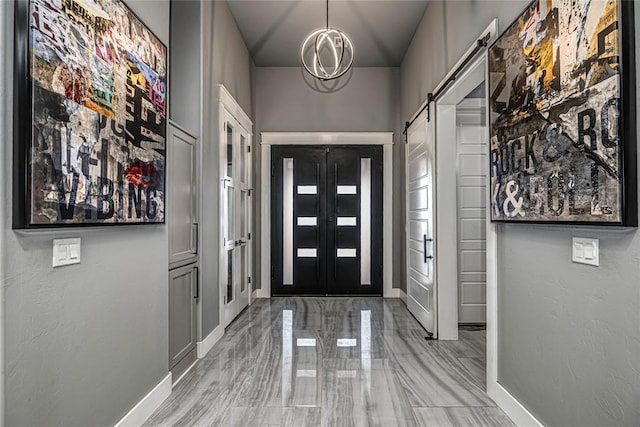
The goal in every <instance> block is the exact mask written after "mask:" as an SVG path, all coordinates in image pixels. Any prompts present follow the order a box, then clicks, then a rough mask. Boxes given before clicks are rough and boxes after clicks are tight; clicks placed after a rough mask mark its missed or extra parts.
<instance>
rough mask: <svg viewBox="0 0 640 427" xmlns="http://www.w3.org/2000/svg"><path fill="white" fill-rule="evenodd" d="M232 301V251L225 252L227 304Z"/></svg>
mask: <svg viewBox="0 0 640 427" xmlns="http://www.w3.org/2000/svg"><path fill="white" fill-rule="evenodd" d="M231 301H233V249H231V250H228V251H227V304H228V303H230V302H231Z"/></svg>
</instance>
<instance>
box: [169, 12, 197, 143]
mask: <svg viewBox="0 0 640 427" xmlns="http://www.w3.org/2000/svg"><path fill="white" fill-rule="evenodd" d="M200 9H201V4H200V1H199V0H197V1H196V0H173V2H172V3H171V37H170V39H171V41H170V43H171V50H170V51H169V53H170V55H171V60H170V61H169V66H170V68H171V75H172V76H173V78H172V79H171V81H170V82H169V85H170V86H169V89H170V92H169V94H170V98H169V103H170V106H171V120H172V121H174V122H175V123H177V124H178V125H180V126H181V127H183V128H184V129H185V130H187V131H189V132H190V133H191V134H192V135H193V136H195V137H199V136H200V125H201V113H202V100H201V98H202V82H201V80H202V64H201V53H202V51H201V48H202V40H201V35H202V32H201V28H200V25H201V18H202V14H201V10H200Z"/></svg>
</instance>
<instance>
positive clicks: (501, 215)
mask: <svg viewBox="0 0 640 427" xmlns="http://www.w3.org/2000/svg"><path fill="white" fill-rule="evenodd" d="M586 4H587V1H586V0H577V1H576V2H573V5H574V7H563V6H562V3H561V2H560V1H557V0H535V1H533V2H531V3H530V4H529V5H528V6H527V7H526V8H525V9H524V11H523V12H522V13H521V14H520V15H518V17H517V18H516V19H515V20H514V22H513V23H512V24H511V25H509V26H508V27H507V28H506V30H505V31H504V32H503V33H502V34H501V35H500V36H499V37H498V38H497V39H496V40H495V41H494V42H493V44H491V46H489V48H488V50H487V63H488V68H489V73H488V75H489V78H488V95H487V97H488V104H489V105H488V110H489V126H490V147H491V148H490V152H489V159H488V160H489V169H490V178H491V181H490V182H491V188H490V194H491V197H490V200H489V203H490V207H491V208H490V211H491V221H492V222H496V223H530V224H531V223H534V224H566V225H598V226H603V225H613V226H625V227H637V226H638V195H637V151H636V150H637V142H636V138H637V124H636V93H635V91H636V89H635V86H636V75H635V74H636V69H635V68H636V65H635V30H634V22H633V19H634V5H633V1H627V0H608V1H605V2H592V3H591V6H593V7H588V8H587V7H584V6H586ZM568 18H572V19H568ZM612 114H613V116H614V118H613V119H612V118H611V117H612ZM603 123H604V125H602V124H603ZM605 138H606V143H605Z"/></svg>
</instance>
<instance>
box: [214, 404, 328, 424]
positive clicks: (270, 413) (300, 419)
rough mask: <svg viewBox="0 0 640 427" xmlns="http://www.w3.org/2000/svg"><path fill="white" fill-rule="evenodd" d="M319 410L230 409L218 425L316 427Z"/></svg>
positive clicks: (320, 411) (319, 420)
mask: <svg viewBox="0 0 640 427" xmlns="http://www.w3.org/2000/svg"><path fill="white" fill-rule="evenodd" d="M321 413H322V410H321V409H320V408H251V407H244V408H230V409H229V411H228V412H227V414H226V416H225V417H224V418H223V420H222V422H221V424H220V425H222V426H225V427H246V426H252V427H267V426H268V427H271V426H278V427H316V426H319V425H320V423H321Z"/></svg>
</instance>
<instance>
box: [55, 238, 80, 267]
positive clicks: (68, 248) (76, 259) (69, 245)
mask: <svg viewBox="0 0 640 427" xmlns="http://www.w3.org/2000/svg"><path fill="white" fill-rule="evenodd" d="M79 263H80V239H55V240H54V241H53V266H54V267H61V266H63V265H69V264H79Z"/></svg>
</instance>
